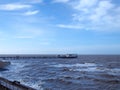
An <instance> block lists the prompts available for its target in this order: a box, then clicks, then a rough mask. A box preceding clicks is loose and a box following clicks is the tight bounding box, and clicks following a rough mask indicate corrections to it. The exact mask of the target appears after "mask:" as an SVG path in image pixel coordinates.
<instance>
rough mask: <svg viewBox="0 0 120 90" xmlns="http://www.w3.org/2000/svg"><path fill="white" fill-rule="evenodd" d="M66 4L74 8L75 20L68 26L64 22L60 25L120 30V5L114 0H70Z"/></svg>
mask: <svg viewBox="0 0 120 90" xmlns="http://www.w3.org/2000/svg"><path fill="white" fill-rule="evenodd" d="M58 1H59V0H58ZM66 4H67V5H69V6H71V8H72V9H73V10H74V13H73V14H72V19H73V22H71V23H69V24H68V25H67V26H66V25H63V24H62V25H60V26H59V27H61V28H65V27H68V28H69V27H72V28H74V29H82V30H86V29H87V30H99V31H101V30H102V31H112V30H117V31H118V30H120V6H117V5H116V4H115V3H113V2H112V0H74V1H72V0H69V2H67V3H66ZM72 23H74V25H73V24H72ZM75 24H76V25H75ZM78 26H82V28H78Z"/></svg>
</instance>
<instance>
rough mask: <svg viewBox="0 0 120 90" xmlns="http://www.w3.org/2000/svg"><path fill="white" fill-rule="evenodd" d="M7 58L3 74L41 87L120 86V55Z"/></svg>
mask: <svg viewBox="0 0 120 90" xmlns="http://www.w3.org/2000/svg"><path fill="white" fill-rule="evenodd" d="M6 61H10V62H11V65H10V66H9V67H7V70H0V76H2V77H5V78H7V79H9V80H12V81H14V80H17V81H20V82H21V83H22V84H25V85H28V86H30V87H33V88H35V89H37V90H120V55H80V56H79V57H78V58H74V59H60V58H55V59H54V58H51V59H23V60H22V59H21V60H20V59H19V60H6Z"/></svg>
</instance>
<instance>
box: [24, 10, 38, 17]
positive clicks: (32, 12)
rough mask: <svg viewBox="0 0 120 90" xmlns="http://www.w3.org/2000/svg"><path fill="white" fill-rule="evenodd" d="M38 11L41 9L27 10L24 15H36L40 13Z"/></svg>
mask: <svg viewBox="0 0 120 90" xmlns="http://www.w3.org/2000/svg"><path fill="white" fill-rule="evenodd" d="M38 13H39V10H34V11H27V12H25V13H24V14H23V15H25V16H30V15H35V14H38Z"/></svg>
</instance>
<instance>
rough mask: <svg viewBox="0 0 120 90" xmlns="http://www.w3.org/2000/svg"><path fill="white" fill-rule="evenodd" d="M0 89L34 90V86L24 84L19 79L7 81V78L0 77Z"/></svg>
mask: <svg viewBox="0 0 120 90" xmlns="http://www.w3.org/2000/svg"><path fill="white" fill-rule="evenodd" d="M0 90H36V89H34V88H31V87H28V86H25V85H23V84H21V83H20V82H19V81H9V80H8V79H5V78H2V77H0Z"/></svg>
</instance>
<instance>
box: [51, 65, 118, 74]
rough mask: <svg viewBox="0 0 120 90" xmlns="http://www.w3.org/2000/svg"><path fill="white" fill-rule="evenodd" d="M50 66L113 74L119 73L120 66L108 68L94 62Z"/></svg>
mask: <svg viewBox="0 0 120 90" xmlns="http://www.w3.org/2000/svg"><path fill="white" fill-rule="evenodd" d="M52 66H53V67H57V68H62V67H63V68H64V67H67V68H69V69H70V71H85V72H106V73H110V74H114V75H120V68H112V69H110V68H106V67H104V66H103V65H99V64H95V63H76V64H57V65H52Z"/></svg>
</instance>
